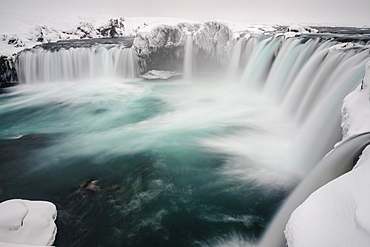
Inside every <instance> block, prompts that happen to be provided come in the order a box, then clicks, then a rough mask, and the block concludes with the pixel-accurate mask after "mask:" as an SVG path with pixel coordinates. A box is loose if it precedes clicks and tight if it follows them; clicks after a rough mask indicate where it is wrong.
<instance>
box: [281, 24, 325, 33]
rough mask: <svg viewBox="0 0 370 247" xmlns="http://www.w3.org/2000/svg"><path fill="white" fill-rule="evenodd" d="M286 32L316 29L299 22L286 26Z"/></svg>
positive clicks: (313, 30) (305, 31) (312, 30)
mask: <svg viewBox="0 0 370 247" xmlns="http://www.w3.org/2000/svg"><path fill="white" fill-rule="evenodd" d="M288 32H296V33H317V32H318V30H316V29H314V28H311V27H309V26H305V25H300V24H292V25H290V26H289V27H288Z"/></svg>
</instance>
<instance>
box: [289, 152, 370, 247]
mask: <svg viewBox="0 0 370 247" xmlns="http://www.w3.org/2000/svg"><path fill="white" fill-rule="evenodd" d="M369 174H370V146H368V147H367V148H366V149H365V150H364V151H363V154H362V156H361V158H360V159H359V161H358V163H357V166H356V167H355V168H354V169H353V170H352V171H350V172H348V173H346V174H344V175H342V176H341V177H339V178H337V179H335V180H333V181H331V182H330V183H328V184H326V185H324V186H323V187H321V188H320V189H318V190H317V191H315V192H314V193H312V194H311V196H310V197H308V199H307V200H306V201H305V202H304V203H302V204H301V205H300V206H299V207H298V208H297V209H296V210H295V211H294V212H293V214H292V215H291V217H290V219H289V221H288V224H287V226H286V230H285V236H286V239H287V243H288V246H294V247H305V246H307V247H311V246H343V247H345V246H359V247H360V246H370V219H369V215H370V214H369V212H368V210H369V208H370V200H369V190H368V188H369V187H370V180H369Z"/></svg>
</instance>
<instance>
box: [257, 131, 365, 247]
mask: <svg viewBox="0 0 370 247" xmlns="http://www.w3.org/2000/svg"><path fill="white" fill-rule="evenodd" d="M317 141H319V140H317ZM369 144H370V133H364V134H361V135H359V136H355V137H353V138H351V139H350V140H347V141H345V142H344V143H342V144H340V145H339V146H337V147H336V148H335V149H334V150H332V151H331V152H330V153H329V154H328V155H327V156H325V158H324V159H323V160H322V161H320V163H319V164H317V166H316V167H315V168H314V169H313V170H312V171H311V172H310V173H309V174H308V175H307V176H306V177H305V178H304V180H303V181H302V182H301V183H300V184H299V185H298V186H297V188H296V189H295V190H294V191H293V192H292V194H291V195H290V196H289V198H288V199H287V200H286V201H285V203H284V205H282V207H281V209H280V210H279V212H278V214H277V215H276V216H275V217H274V219H273V221H272V222H271V224H270V226H269V227H268V229H267V231H266V232H265V234H264V236H263V238H262V240H261V242H260V243H259V245H258V246H259V247H270V246H271V245H272V243H273V246H276V247H280V246H281V247H283V246H286V241H285V238H284V229H285V225H286V223H287V222H288V219H289V217H290V215H291V214H292V212H293V210H294V209H296V208H297V207H298V206H299V205H300V204H301V203H302V202H303V201H304V200H305V199H306V198H307V197H308V196H309V195H310V194H311V193H312V192H313V191H315V190H317V189H318V188H320V187H321V186H323V185H325V184H326V183H328V182H330V181H331V180H333V179H335V178H337V177H339V176H340V175H342V174H344V173H346V172H348V171H350V170H351V169H352V168H353V166H354V165H355V164H356V161H357V159H358V157H359V155H361V152H362V150H363V149H364V148H365V147H366V146H367V145H369Z"/></svg>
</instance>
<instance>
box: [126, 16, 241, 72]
mask: <svg viewBox="0 0 370 247" xmlns="http://www.w3.org/2000/svg"><path fill="white" fill-rule="evenodd" d="M189 34H191V35H192V36H193V42H194V54H196V59H197V62H198V63H197V66H196V67H197V68H199V69H200V70H202V71H207V69H208V68H214V67H217V66H219V65H225V64H226V63H227V61H228V58H229V55H230V51H231V49H232V47H233V45H234V41H235V40H234V38H233V32H232V31H231V30H230V29H229V27H228V26H227V25H226V24H223V23H219V22H206V23H204V24H202V25H200V24H189V23H180V24H178V25H176V26H168V25H160V26H158V27H156V28H154V29H153V30H152V31H151V32H148V33H138V34H137V37H136V38H135V40H134V44H133V45H134V47H135V49H136V51H137V53H138V56H139V57H140V66H141V69H142V72H143V73H145V72H147V71H150V70H170V71H181V70H182V67H183V59H184V46H185V40H186V36H187V35H189Z"/></svg>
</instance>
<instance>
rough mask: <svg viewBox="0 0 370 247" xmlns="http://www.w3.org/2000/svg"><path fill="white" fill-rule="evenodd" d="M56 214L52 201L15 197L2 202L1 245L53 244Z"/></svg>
mask: <svg viewBox="0 0 370 247" xmlns="http://www.w3.org/2000/svg"><path fill="white" fill-rule="evenodd" d="M56 215H57V211H56V207H55V205H54V204H52V203H50V202H45V201H28V200H21V199H13V200H8V201H4V202H2V203H0V247H3V246H4V247H5V246H28V245H31V246H35V245H36V246H49V245H52V244H53V242H54V240H55V235H56V232H57V228H56V225H55V223H54V221H55V219H56Z"/></svg>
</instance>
